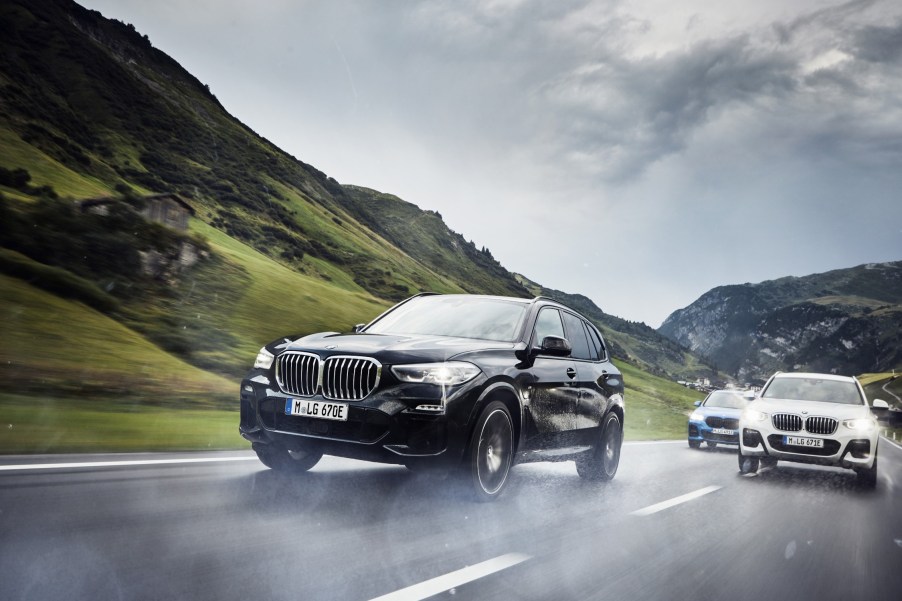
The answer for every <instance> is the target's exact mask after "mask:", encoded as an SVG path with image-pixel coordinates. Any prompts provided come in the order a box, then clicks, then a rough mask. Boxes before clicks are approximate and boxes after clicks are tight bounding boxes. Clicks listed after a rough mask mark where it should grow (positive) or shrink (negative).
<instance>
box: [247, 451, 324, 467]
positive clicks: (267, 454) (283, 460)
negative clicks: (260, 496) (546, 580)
mask: <svg viewBox="0 0 902 601" xmlns="http://www.w3.org/2000/svg"><path fill="white" fill-rule="evenodd" d="M254 451H255V452H256V453H257V458H258V459H260V462H261V463H262V464H263V465H265V466H266V467H268V468H270V469H272V470H275V471H277V472H282V473H286V474H288V473H303V472H306V471H308V470H310V469H311V468H312V467H313V466H314V465H316V464H317V463H318V462H319V460H320V459H322V457H323V454H322V453H316V452H312V451H289V450H287V449H282V448H279V447H275V446H272V445H262V444H255V445H254Z"/></svg>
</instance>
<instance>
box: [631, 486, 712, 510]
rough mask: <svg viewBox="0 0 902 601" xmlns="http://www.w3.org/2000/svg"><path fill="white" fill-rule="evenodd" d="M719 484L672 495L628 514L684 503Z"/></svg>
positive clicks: (708, 491)
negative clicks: (671, 497)
mask: <svg viewBox="0 0 902 601" xmlns="http://www.w3.org/2000/svg"><path fill="white" fill-rule="evenodd" d="M720 488H721V487H720V486H706V487H705V488H700V489H698V490H696V491H695V492H691V493H687V494H685V495H682V496H679V497H674V498H673V499H670V500H668V501H662V502H660V503H655V504H654V505H649V506H648V507H643V508H642V509H637V510H636V511H633V512H631V513H630V515H640V516H645V515H651V514H653V513H658V512H659V511H663V510H665V509H668V508H670V507H673V506H674V505H679V504H680V503H685V502H686V501H691V500H692V499H697V498H698V497H701V496H704V495H706V494H708V493H712V492H714V491H715V490H720Z"/></svg>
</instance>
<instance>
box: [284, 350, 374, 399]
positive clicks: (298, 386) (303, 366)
mask: <svg viewBox="0 0 902 601" xmlns="http://www.w3.org/2000/svg"><path fill="white" fill-rule="evenodd" d="M381 374H382V366H381V365H380V364H379V362H378V361H376V360H375V359H370V358H369V357H328V358H327V359H325V360H324V361H323V360H321V359H320V358H319V357H318V356H317V355H313V354H310V353H301V352H298V351H287V352H285V353H282V354H281V355H279V357H278V359H277V360H276V382H277V383H278V385H279V389H281V390H282V392H284V393H286V394H291V395H296V396H305V397H310V396H314V395H315V394H316V393H318V392H322V395H323V396H324V397H326V398H327V399H331V400H337V401H359V400H361V399H364V398H366V397H367V395H369V394H370V393H371V392H372V391H373V390H375V388H376V386H378V385H379V378H380V376H381Z"/></svg>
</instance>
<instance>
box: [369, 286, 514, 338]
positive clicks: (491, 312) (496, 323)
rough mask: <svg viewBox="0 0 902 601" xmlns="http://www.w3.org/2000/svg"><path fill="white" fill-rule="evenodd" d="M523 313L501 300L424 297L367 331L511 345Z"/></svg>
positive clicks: (385, 317) (390, 314) (403, 306)
mask: <svg viewBox="0 0 902 601" xmlns="http://www.w3.org/2000/svg"><path fill="white" fill-rule="evenodd" d="M525 313H526V305H525V304H522V303H517V302H512V301H507V300H502V299H494V298H473V297H465V296H423V297H419V298H415V299H412V300H410V301H408V302H406V303H404V304H403V305H401V306H400V307H398V308H397V309H395V310H394V311H392V312H391V313H389V314H388V315H385V316H383V317H382V318H381V319H379V321H377V322H376V323H374V324H372V325H371V326H370V327H368V328H367V329H366V331H367V332H368V333H371V334H427V335H433V336H455V337H460V338H476V339H479V340H497V341H502V342H512V341H513V340H514V339H515V338H516V336H517V332H518V331H519V329H520V323H521V322H522V320H523V317H524V315H525Z"/></svg>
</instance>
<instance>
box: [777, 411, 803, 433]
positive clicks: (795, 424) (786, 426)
mask: <svg viewBox="0 0 902 601" xmlns="http://www.w3.org/2000/svg"><path fill="white" fill-rule="evenodd" d="M771 423H773V425H774V428H776V429H777V430H782V431H784V432H798V431H799V430H801V429H802V418H801V417H800V416H798V415H793V414H792V413H774V415H773V416H772V417H771Z"/></svg>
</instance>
